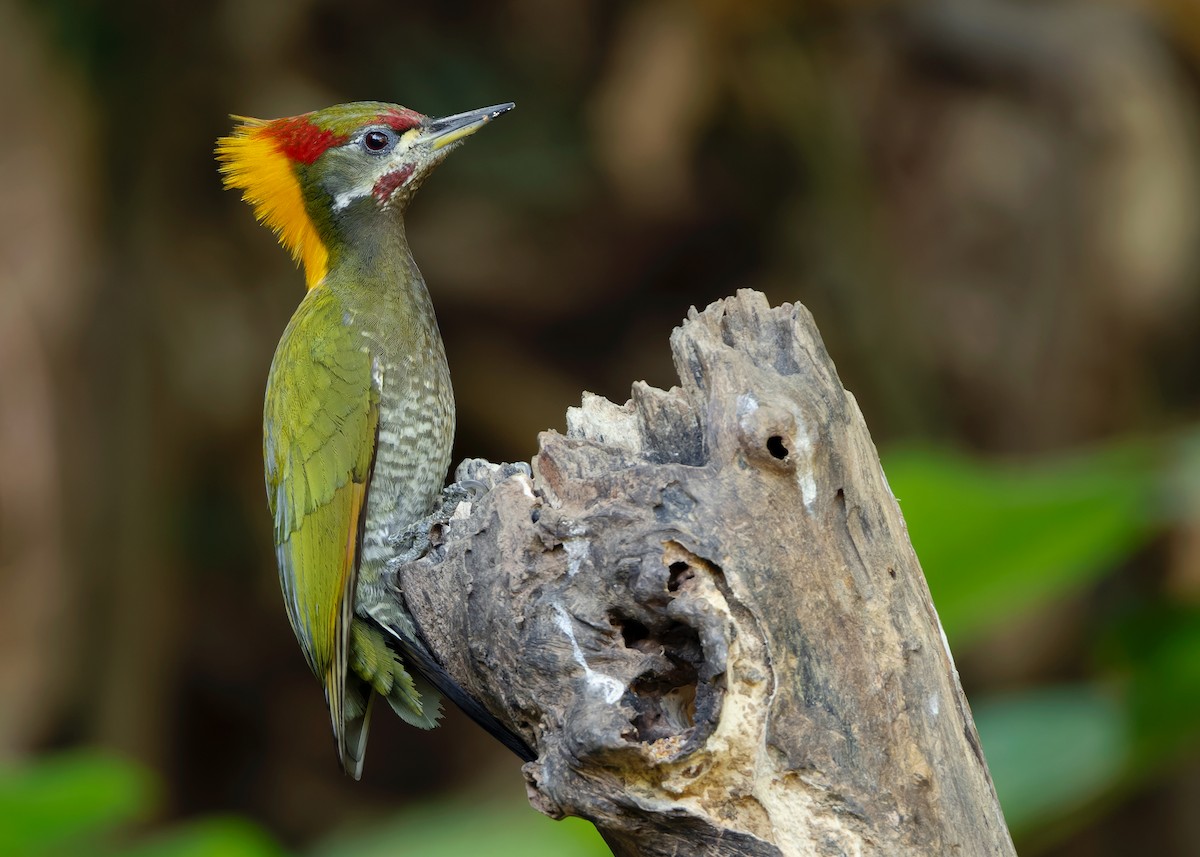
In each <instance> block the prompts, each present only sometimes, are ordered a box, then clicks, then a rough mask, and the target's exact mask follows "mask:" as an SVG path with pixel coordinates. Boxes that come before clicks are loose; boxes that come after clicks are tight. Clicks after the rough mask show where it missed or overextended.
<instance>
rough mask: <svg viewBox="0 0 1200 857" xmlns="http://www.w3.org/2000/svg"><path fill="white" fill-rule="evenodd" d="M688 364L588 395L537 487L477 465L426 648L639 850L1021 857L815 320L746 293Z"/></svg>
mask: <svg viewBox="0 0 1200 857" xmlns="http://www.w3.org/2000/svg"><path fill="white" fill-rule="evenodd" d="M671 349H672V352H673V354H674V359H675V365H676V367H677V370H678V373H679V378H680V382H681V383H680V386H679V387H675V388H672V389H671V390H669V391H665V392H664V391H662V390H658V389H655V388H652V387H649V386H647V385H645V384H642V383H638V384H635V385H634V387H633V397H632V399H631V401H629V402H627V403H626V404H625V405H623V406H618V405H614V404H612V403H610V402H608V401H607V400H604V399H602V398H599V397H596V396H591V395H588V394H585V395H584V399H583V404H582V407H580V408H572V409H570V410H569V411H568V414H567V433H566V435H562V434H559V433H557V432H545V433H543V434H542V435H541V436H540V439H539V440H540V451H539V452H538V454H537V457H536V458H535V459H534V460H533V468H532V476H530V475H528V474H527V473H526V472H523V471H522V470H521V469H518V468H515V467H513V466H506V467H503V468H501V467H497V466H495V465H488V464H487V463H486V462H479V461H474V462H466V463H464V466H463V467H462V468H460V475H461V476H462V477H463V478H469V479H475V480H477V481H482V482H484V483H485V485H487V487H488V488H489V489H490V490H488V491H487V492H486V493H483V494H482V495H481V496H478V497H477V498H476V499H475V500H473V501H472V502H470V503H466V502H464V503H463V504H461V505H460V506H459V508H458V510H457V511H456V513H455V514H454V515H453V516H452V517H451V518H450V520H448V521H447V522H446V523H445V524H443V525H441V526H438V527H435V528H433V530H432V532H431V541H432V542H433V545H432V547H431V548H430V549H429V551H428V552H427V553H426V554H425V555H424V556H423V557H421V558H419V559H416V560H414V561H409V562H405V563H403V564H402V565H401V566H400V567H399V569H398V581H399V583H400V586H401V588H402V590H403V593H404V594H403V596H402V597H404V599H405V600H406V601H407V603H408V606H409V609H410V610H411V611H412V613H413V614H414V615H415V616H416V618H417V620H418V623H419V625H420V627H421V629H422V632H423V634H424V635H425V638H426V640H427V642H428V644H429V646H430V648H431V650H432V651H433V652H434V653H435V655H436V656H437V657H438V658H439V659H440V660H441V662H442V663H443V665H444V666H445V667H446V668H447V670H448V671H449V672H450V674H451V675H452V676H453V677H454V678H455V679H456V680H457V681H458V682H459V683H460V684H461V685H462V686H463V687H464V689H465V690H466V691H467V692H468V693H470V694H471V695H472V696H474V697H475V698H476V699H478V700H480V701H481V702H482V703H483V704H484V705H485V706H486V707H487V708H488V709H489V710H491V711H492V712H493V713H494V714H495V715H496V716H497V717H498V718H499V719H500V720H501V721H502V722H503V723H505V724H507V725H508V726H509V727H510V728H511V729H513V731H515V732H516V733H518V734H519V735H521V736H522V737H523V738H524V740H525V741H527V742H528V743H529V745H530V746H531V747H533V748H534V749H535V750H536V752H537V754H538V758H537V760H536V761H534V762H531V763H529V764H527V765H526V766H525V768H524V771H525V776H526V780H527V784H528V792H529V799H530V801H531V803H532V804H533V805H534V806H535V807H536V808H538V809H539V810H541V811H542V812H544V813H546V814H547V815H551V816H555V817H561V816H563V815H578V816H582V817H584V818H587V819H590V820H591V821H593V822H594V823H595V824H596V826H597V827H598V828H599V829H600V831H601V833H602V834H603V835H604V837H605V839H606V841H607V842H608V843H609V844H610V846H611V847H612V848H613V850H614V852H616V853H617V854H624V855H673V854H688V855H888V857H894V855H951V854H961V855H964V857H977V856H978V857H982V855H1011V854H1013V853H1014V851H1013V847H1012V843H1011V840H1010V838H1009V834H1008V830H1007V828H1006V826H1005V824H1004V819H1003V817H1002V815H1001V812H1000V808H999V804H998V803H997V801H996V796H995V792H994V790H993V787H992V783H991V778H990V776H989V774H988V771H987V766H986V763H985V762H984V758H983V754H982V752H981V750H980V745H979V739H978V736H977V734H976V731H975V726H974V723H973V721H972V719H971V714H970V710H969V708H968V706H967V702H966V699H965V698H964V696H963V693H962V689H961V687H960V685H959V681H958V675H957V673H956V671H955V668H954V662H953V660H952V658H951V655H950V652H949V650H948V648H947V646H946V643H945V638H944V636H943V634H942V633H941V628H940V625H939V623H938V619H937V615H936V613H935V612H934V608H933V604H932V602H931V600H930V597H929V591H928V589H927V588H926V585H925V580H924V577H923V576H922V574H921V569H920V566H919V564H918V562H917V558H916V556H915V555H914V554H913V550H912V547H911V546H910V544H909V540H908V534H907V532H906V530H905V526H904V521H903V519H902V517H901V515H900V511H899V509H898V507H897V505H896V501H895V499H894V498H893V496H892V492H891V490H890V489H889V487H888V484H887V480H886V478H885V477H884V474H883V471H882V470H881V468H880V465H879V459H878V456H877V454H876V452H875V447H874V445H873V444H872V442H871V438H870V435H869V433H868V432H867V428H866V425H865V423H864V422H863V417H862V414H861V413H860V411H859V409H858V405H857V403H856V402H855V400H854V397H853V396H851V395H850V394H849V393H848V392H846V391H845V390H844V389H843V388H842V385H841V382H840V381H839V380H838V377H837V373H836V371H835V369H834V367H833V364H832V362H831V361H830V359H829V355H828V354H827V353H826V351H825V347H824V345H823V344H822V342H821V338H820V335H819V334H818V332H817V329H816V326H815V325H814V323H813V320H812V317H811V315H810V314H809V313H808V311H807V310H805V309H804V308H803V307H801V306H799V305H796V306H792V305H788V304H784V305H783V306H781V307H777V308H771V307H769V306H768V304H767V301H766V299H765V298H764V297H763V296H762V295H761V294H758V293H755V292H749V291H742V292H739V293H738V295H737V296H736V297H734V298H728V299H725V300H723V301H718V302H717V303H715V304H713V305H712V306H710V307H708V308H707V309H706V310H704V311H703V312H696V311H695V310H692V311H691V312H690V313H689V315H688V318H687V320H686V321H685V322H684V323H683V324H682V325H681V326H680V327H679V328H677V329H676V330H675V331H674V333H673V334H672V336H671ZM398 597H401V596H399V595H398Z"/></svg>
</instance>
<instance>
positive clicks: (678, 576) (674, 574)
mask: <svg viewBox="0 0 1200 857" xmlns="http://www.w3.org/2000/svg"><path fill="white" fill-rule="evenodd" d="M670 572H671V576H670V577H669V578H667V589H668V590H669V591H670V592H678V591H679V587H680V586H683V585H684V584H685V583H687V582H688V581H689V580H691V579H692V578H694V577H695V576H696V572H695V571H694V570H693V569H692V567H691V566H690V565H688V564H687V563H686V562H683V561H682V560H680V561H678V562H673V563H671V566H670Z"/></svg>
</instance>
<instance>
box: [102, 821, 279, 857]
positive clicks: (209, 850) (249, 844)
mask: <svg viewBox="0 0 1200 857" xmlns="http://www.w3.org/2000/svg"><path fill="white" fill-rule="evenodd" d="M284 853H285V852H284V851H283V849H282V848H280V846H279V844H278V843H276V842H275V841H274V840H273V839H272V838H271V837H270V836H268V835H267V834H266V833H265V832H264V831H263V830H262V829H260V828H259V827H257V826H256V825H254V824H252V823H251V822H249V821H245V820H243V819H239V818H207V819H204V820H203V821H197V822H194V823H192V824H186V825H182V826H179V827H173V828H171V829H170V831H169V832H168V833H165V834H163V835H161V836H157V837H154V838H152V839H149V840H148V841H146V842H143V843H141V844H139V845H137V846H135V847H132V848H129V849H126V850H123V851H121V857H213V855H220V857H282V855H283V854H284Z"/></svg>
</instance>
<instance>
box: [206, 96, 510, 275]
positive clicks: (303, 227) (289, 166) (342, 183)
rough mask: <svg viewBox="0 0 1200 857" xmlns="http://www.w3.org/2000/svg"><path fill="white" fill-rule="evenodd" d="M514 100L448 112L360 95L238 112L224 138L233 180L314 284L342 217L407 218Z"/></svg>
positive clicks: (223, 158) (224, 168)
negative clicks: (280, 114)
mask: <svg viewBox="0 0 1200 857" xmlns="http://www.w3.org/2000/svg"><path fill="white" fill-rule="evenodd" d="M512 107H513V105H512V104H511V103H509V104H498V105H495V106H494V107H484V108H482V109H480V110H471V111H468V112H466V113H458V114H455V115H453V116H445V117H442V118H439V119H434V118H430V117H428V116H425V115H423V114H420V113H417V112H416V111H414V110H409V109H407V108H405V107H401V106H399V105H397V104H384V103H382V102H377V101H359V102H355V103H352V104H338V105H335V106H333V107H327V108H325V109H324V110H316V111H314V112H312V113H305V114H303V115H301V116H292V117H288V118H286V119H273V120H270V121H266V120H262V119H248V118H245V117H234V118H236V119H237V120H238V121H239V124H238V126H237V127H236V128H234V130H233V133H231V134H230V135H229V136H228V137H222V138H221V139H219V140H218V141H217V160H219V161H220V163H221V172H222V174H223V175H224V181H225V186H226V187H227V188H238V189H240V190H241V191H242V198H243V199H245V200H246V201H247V202H249V203H250V204H251V205H253V206H254V213H255V215H256V216H257V217H258V219H259V220H260V221H262V222H263V223H264V224H266V225H267V226H269V227H271V229H273V230H274V231H275V233H276V235H278V236H279V241H280V243H282V244H283V246H284V247H286V248H287V249H288V250H290V251H291V253H292V256H293V257H294V258H295V259H296V261H297V262H302V263H303V264H304V273H305V279H306V280H307V282H308V287H309V288H312V287H313V286H315V285H316V284H317V283H319V282H320V281H321V280H322V279H324V277H325V274H326V273H327V272H328V269H329V249H330V248H329V242H330V241H332V240H334V236H336V234H337V231H338V229H337V227H338V224H339V223H341V222H343V221H349V220H351V219H356V218H362V217H368V218H379V217H393V218H394V217H399V216H400V215H401V214H403V212H404V209H405V207H406V206H407V204H408V201H409V200H410V199H411V198H412V196H413V193H414V192H415V191H416V189H417V188H418V187H419V186H420V185H421V182H422V181H424V180H425V177H426V176H428V175H429V173H430V172H432V171H433V168H434V167H436V166H437V165H438V164H439V163H441V162H442V160H443V159H444V158H445V157H446V155H447V154H449V153H450V151H451V150H452V149H454V148H455V147H456V146H457V145H458V144H459V143H460V142H462V140H464V139H465V138H466V137H468V136H470V135H471V134H473V133H475V132H476V131H477V130H479V129H480V128H482V127H483V126H484V125H485V124H487V123H488V122H490V121H491V120H492V119H494V118H495V117H497V116H499V115H500V114H501V113H505V112H507V111H508V110H511V109H512Z"/></svg>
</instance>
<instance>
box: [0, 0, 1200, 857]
mask: <svg viewBox="0 0 1200 857" xmlns="http://www.w3.org/2000/svg"><path fill="white" fill-rule="evenodd" d="M0 80H2V81H3V82H4V85H3V87H0V116H3V117H4V133H3V134H0V176H3V181H4V183H5V187H4V191H3V193H2V194H0V853H3V854H52V853H53V854H73V853H89V854H136V855H175V854H194V855H205V854H246V855H267V854H283V853H287V854H296V855H338V854H355V855H370V854H383V853H404V854H419V855H435V857H436V855H461V854H474V853H487V854H491V855H503V854H506V853H514V854H523V855H539V854H544V855H567V857H570V855H592V854H604V853H606V852H605V851H604V849H603V846H601V845H600V844H599V842H598V839H597V837H596V836H595V834H594V832H592V831H591V830H590V827H589V826H588V825H587V824H586V823H584V822H578V821H568V822H563V823H555V822H552V821H550V820H548V819H544V818H542V817H541V816H539V815H538V814H537V813H536V812H534V811H533V810H532V809H530V808H529V807H528V806H527V805H526V804H525V800H524V789H523V784H522V780H521V776H520V772H519V769H518V765H517V762H516V760H515V759H514V758H512V757H511V756H509V755H508V754H507V753H506V752H505V751H504V750H503V749H501V748H500V747H499V746H498V745H495V744H493V743H491V742H490V741H489V740H488V739H486V738H485V736H484V735H483V733H482V732H481V731H479V730H477V729H475V728H474V727H473V726H472V725H471V724H470V723H469V722H467V721H466V720H465V719H464V718H463V717H461V716H460V715H458V714H457V713H451V714H450V715H448V716H447V718H446V725H445V727H444V728H442V729H439V730H437V731H435V732H433V733H430V734H422V733H418V732H417V731H415V730H412V729H409V728H406V727H404V726H403V725H402V724H401V723H400V722H399V721H398V720H397V719H396V718H394V717H390V716H380V717H377V718H376V721H375V724H374V727H373V730H372V733H373V734H372V738H371V752H370V754H369V759H368V762H367V766H366V773H365V777H364V780H363V782H361V783H357V784H356V783H354V782H352V781H350V780H349V779H348V778H346V777H345V776H344V775H342V773H341V772H340V770H339V769H338V766H337V765H336V763H335V759H334V754H333V748H332V741H331V740H330V737H329V734H328V723H327V719H326V713H325V707H324V705H323V702H322V698H321V693H320V690H319V687H318V685H317V683H316V682H315V680H314V679H313V678H312V677H311V676H310V675H309V674H308V673H307V671H306V668H305V665H304V661H303V659H302V658H301V656H300V653H299V651H298V649H297V646H296V644H295V641H294V640H293V638H292V634H291V631H290V629H289V628H288V626H287V623H286V619H285V616H284V611H283V609H282V606H281V604H280V598H279V593H278V583H277V577H276V573H275V569H274V563H273V557H272V551H271V545H270V538H271V536H270V528H269V521H268V514H267V509H266V503H265V498H264V492H263V487H262V469H261V440H260V420H261V407H262V394H263V388H264V383H265V378H266V373H267V369H268V366H269V362H270V359H271V354H272V352H273V349H274V347H275V343H276V342H277V340H278V337H279V335H280V333H281V332H282V330H283V327H284V325H285V323H286V321H287V319H288V317H289V316H290V314H291V312H292V310H293V309H294V307H295V305H296V303H297V302H298V301H299V299H300V297H301V295H302V292H303V287H302V278H301V276H300V274H299V273H298V272H297V271H296V270H295V269H294V268H293V266H292V264H291V263H290V261H289V260H288V258H287V256H286V254H285V253H284V252H283V251H282V250H280V249H279V248H278V247H277V246H276V244H275V242H274V240H273V238H272V237H271V235H270V234H269V233H268V232H267V231H266V230H264V229H262V228H260V227H259V226H257V225H256V224H255V223H254V218H253V217H252V215H251V212H250V210H249V209H248V208H247V207H246V206H244V205H243V204H242V203H241V202H239V201H238V199H237V197H236V195H234V194H233V193H226V192H223V191H222V190H221V187H220V182H219V179H218V176H217V172H216V167H215V164H214V161H213V158H212V146H213V141H214V140H215V138H216V137H217V136H218V135H219V134H222V133H224V132H226V131H227V130H228V129H229V127H230V120H229V119H228V118H227V114H228V113H231V112H232V113H239V114H245V115H252V116H263V117H275V116H283V115H290V114H294V113H299V112H303V111H306V110H310V109H315V108H317V107H322V106H325V105H328V104H331V103H335V102H339V101H348V100H358V99H381V100H388V101H398V102H401V103H404V104H406V105H409V106H411V107H414V108H416V109H419V110H421V111H422V112H426V113H430V114H435V115H438V114H448V113H454V112H458V111H460V110H464V109H467V108H473V107H478V106H483V105H487V104H492V103H496V102H500V101H507V100H514V101H516V102H517V104H518V109H517V110H516V111H514V112H513V113H512V114H511V115H508V116H505V117H504V118H503V119H502V120H500V121H498V122H497V123H495V125H493V126H490V127H488V128H487V130H486V131H485V132H484V133H483V134H481V135H479V136H478V137H477V138H474V139H473V140H472V141H471V142H470V144H469V145H468V146H466V147H465V148H464V149H463V150H462V151H461V152H460V153H458V154H456V155H455V156H454V157H453V158H451V159H450V160H449V161H448V162H447V163H446V164H445V165H444V166H443V167H442V168H441V169H440V170H439V173H438V174H437V176H436V177H435V178H434V179H433V180H432V181H430V182H429V183H428V184H427V185H426V187H425V189H424V190H423V191H422V192H421V195H420V197H419V199H418V200H417V202H416V204H415V205H414V206H413V208H412V210H411V213H410V216H409V235H410V239H411V243H412V245H413V247H414V251H415V254H416V256H417V259H418V261H419V263H420V265H421V267H422V269H423V271H424V273H425V276H426V279H427V280H428V282H429V284H430V287H431V291H432V293H433V297H434V301H435V303H436V305H437V308H438V312H439V317H440V320H441V324H442V330H443V332H444V335H445V338H446V342H447V349H448V352H449V356H450V362H451V368H452V372H453V375H454V379H455V385H456V390H457V395H458V402H459V432H458V446H457V449H456V458H461V457H464V456H468V455H469V456H484V457H487V458H490V459H492V460H500V461H511V460H528V459H529V458H530V457H532V456H533V454H534V453H535V451H536V448H537V447H536V437H537V433H538V432H539V431H541V430H545V429H548V428H556V429H561V428H562V427H563V426H564V410H565V408H566V407H568V406H570V405H572V404H577V403H578V401H579V397H580V393H581V391H583V390H590V391H593V392H596V393H600V394H603V395H605V396H607V397H609V398H611V399H613V400H614V401H617V402H623V401H625V399H626V398H628V393H629V385H630V383H631V382H632V381H634V380H637V379H646V380H647V381H649V382H650V383H652V384H655V385H658V386H663V387H668V386H670V385H671V384H672V381H673V380H674V372H673V370H672V368H671V364H670V357H669V349H668V346H667V337H668V335H669V333H670V331H671V329H672V327H673V326H674V325H675V324H677V323H678V322H679V320H680V319H682V317H683V316H684V314H685V313H686V311H687V309H688V307H689V306H690V305H696V306H700V307H702V306H704V305H706V304H708V303H709V302H711V301H713V300H715V299H717V298H720V297H723V296H725V295H728V294H731V293H732V292H733V291H734V290H735V289H737V288H741V287H750V288H756V289H761V290H763V291H765V292H766V293H767V295H768V296H769V297H770V299H771V301H772V302H773V303H779V302H783V301H800V302H803V303H804V304H805V305H806V306H808V307H809V308H810V309H811V310H812V311H813V313H814V314H815V316H816V319H817V322H818V324H819V325H820V327H821V330H822V332H823V335H824V337H825V340H826V343H827V345H828V347H829V350H830V352H831V354H832V355H833V358H834V360H835V361H836V363H837V366H838V369H839V372H840V374H841V377H842V380H843V382H844V383H845V385H846V386H847V388H848V389H850V390H851V391H853V392H854V394H855V395H856V396H857V397H858V400H859V402H860V403H861V406H862V409H863V411H864V413H865V415H866V418H867V422H868V424H869V425H870V427H871V430H872V433H873V436H874V438H875V439H876V442H877V444H878V445H879V448H880V452H881V455H882V458H883V462H884V466H885V469H886V470H887V473H888V476H889V479H890V480H891V485H892V487H893V489H894V490H895V492H896V494H897V496H898V497H899V498H900V501H901V508H902V509H903V511H904V513H905V516H906V518H907V520H908V522H909V525H910V529H911V533H912V537H913V541H914V543H915V545H916V548H917V551H918V554H919V555H920V557H921V560H922V563H923V565H924V568H925V571H926V573H927V576H928V578H929V583H930V587H931V589H932V591H933V595H934V599H935V602H936V603H937V606H938V608H939V611H940V613H941V616H942V619H943V621H944V624H945V628H946V631H947V634H948V635H949V638H950V642H951V644H952V646H953V648H954V651H955V654H956V657H957V661H958V665H959V669H960V671H961V674H962V679H963V682H964V684H965V686H966V689H967V692H968V695H969V697H970V700H971V702H972V705H973V707H974V710H975V713H976V715H977V718H978V724H979V728H980V731H981V733H982V736H983V743H984V747H985V750H986V753H987V756H988V760H989V762H990V764H991V767H992V771H993V774H994V776H995V780H996V784H997V788H998V790H999V792H1000V796H1001V799H1002V802H1003V804H1004V807H1005V811H1006V814H1007V816H1008V819H1009V822H1010V824H1011V827H1012V831H1013V834H1014V837H1015V838H1016V841H1017V845H1018V848H1019V850H1020V851H1021V853H1022V854H1027V855H1039V854H1040V855H1064V857H1077V855H1078V857H1083V855H1124V854H1132V853H1152V854H1160V855H1194V854H1198V853H1200V813H1198V812H1197V811H1196V807H1197V806H1200V372H1197V371H1196V370H1197V367H1198V366H1200V338H1198V337H1197V336H1196V331H1197V329H1198V323H1200V306H1198V302H1197V295H1198V289H1197V286H1198V284H1200V267H1198V265H1197V262H1198V258H1197V256H1198V253H1197V251H1198V248H1200V241H1198V239H1200V194H1198V193H1197V191H1198V190H1200V123H1198V111H1200V7H1197V6H1196V5H1195V4H1192V3H1190V2H1187V0H1125V2H1117V0H1113V2H1108V3H1104V2H1082V0H1077V2H1015V0H1007V1H1006V0H945V2H908V3H901V2H886V0H856V1H855V2H849V0H846V2H837V0H812V2H808V3H786V2H772V0H694V2H693V1H692V0H642V2H633V0H624V1H623V2H600V0H581V2H565V0H505V2H482V0H478V2H476V1H475V0H460V2H454V3H438V4H433V3H430V4H421V5H418V4H413V3H399V2H377V0H339V2H336V3H335V2H326V1H325V0H301V2H290V0H289V2H285V0H270V2H258V3H252V4H251V3H238V2H233V1H232V0H226V2H213V3H192V4H184V5H172V4H163V3H158V2H150V0H126V2H121V3H116V2H113V3H100V2H95V0H37V2H33V0H0ZM506 849H508V850H506Z"/></svg>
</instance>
